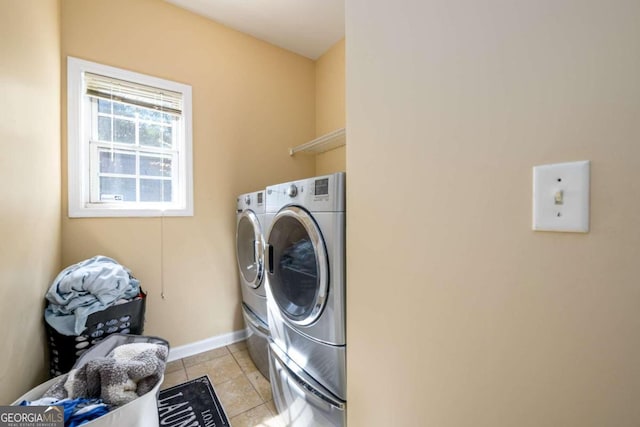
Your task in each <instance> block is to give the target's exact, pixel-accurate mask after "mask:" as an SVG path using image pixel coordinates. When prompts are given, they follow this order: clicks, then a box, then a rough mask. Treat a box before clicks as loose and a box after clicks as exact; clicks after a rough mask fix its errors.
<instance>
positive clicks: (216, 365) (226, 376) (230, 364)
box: [186, 354, 243, 385]
mask: <svg viewBox="0 0 640 427" xmlns="http://www.w3.org/2000/svg"><path fill="white" fill-rule="evenodd" d="M186 369H187V376H188V377H189V379H194V378H198V377H201V376H203V375H208V376H209V380H211V383H212V384H214V385H215V384H220V383H223V382H225V381H229V380H230V379H233V378H236V377H239V376H243V375H242V370H241V369H240V366H239V365H238V363H237V362H236V360H235V359H234V358H233V356H231V355H230V354H228V355H226V356H221V357H216V358H215V359H211V360H207V361H205V362H202V363H200V364H198V365H194V366H188V367H187V368H186Z"/></svg>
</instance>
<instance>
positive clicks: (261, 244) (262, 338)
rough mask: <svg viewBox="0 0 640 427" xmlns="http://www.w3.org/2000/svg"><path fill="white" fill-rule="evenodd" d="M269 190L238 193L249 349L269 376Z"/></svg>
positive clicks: (238, 256)
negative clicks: (267, 227)
mask: <svg viewBox="0 0 640 427" xmlns="http://www.w3.org/2000/svg"><path fill="white" fill-rule="evenodd" d="M265 206H266V200H265V192H264V190H263V191H257V192H254V193H247V194H242V195H240V196H238V198H237V205H236V212H237V221H236V259H237V262H238V269H239V271H240V288H241V291H242V315H243V317H244V320H245V323H246V324H247V327H248V331H249V335H248V337H247V349H248V350H249V355H250V356H251V359H252V360H253V362H254V363H255V365H256V367H257V368H258V370H259V371H260V372H261V373H262V375H264V377H265V378H267V379H268V378H269V335H270V331H269V323H268V316H267V297H266V289H265V288H266V277H265V250H264V249H265V239H264V232H265V231H266V226H267V224H266V222H265Z"/></svg>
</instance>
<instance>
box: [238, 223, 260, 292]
mask: <svg viewBox="0 0 640 427" xmlns="http://www.w3.org/2000/svg"><path fill="white" fill-rule="evenodd" d="M262 255H263V250H262V236H261V234H260V224H259V223H258V218H257V217H256V215H255V214H254V213H253V212H251V211H245V212H244V213H243V214H242V216H241V217H240V220H239V221H238V230H237V233H236V256H237V259H238V268H239V269H240V274H242V277H243V279H244V280H245V282H247V284H248V285H249V286H251V287H253V288H257V287H258V286H260V282H261V281H262V276H263V274H264V261H263V259H262Z"/></svg>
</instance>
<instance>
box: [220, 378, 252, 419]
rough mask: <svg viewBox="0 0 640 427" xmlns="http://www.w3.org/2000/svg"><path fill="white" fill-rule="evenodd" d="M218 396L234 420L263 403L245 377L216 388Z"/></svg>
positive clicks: (228, 414)
mask: <svg viewBox="0 0 640 427" xmlns="http://www.w3.org/2000/svg"><path fill="white" fill-rule="evenodd" d="M215 389H216V394H217V396H218V397H219V398H220V402H221V403H222V406H224V410H225V411H226V413H227V416H228V417H229V418H233V417H235V416H236V415H239V414H241V413H243V412H245V411H248V410H249V409H252V408H255V407H256V406H260V405H261V404H262V403H263V402H262V399H261V398H260V396H259V395H258V393H257V392H256V391H255V390H254V388H253V386H252V385H251V383H250V382H249V380H248V379H247V377H245V376H244V375H240V376H239V377H237V378H234V379H232V380H229V381H226V382H224V383H221V384H217V385H216V386H215Z"/></svg>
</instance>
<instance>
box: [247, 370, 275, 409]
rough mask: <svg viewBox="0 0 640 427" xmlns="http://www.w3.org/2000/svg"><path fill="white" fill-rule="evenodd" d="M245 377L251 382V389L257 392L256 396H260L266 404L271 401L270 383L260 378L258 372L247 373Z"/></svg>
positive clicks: (260, 375)
mask: <svg viewBox="0 0 640 427" xmlns="http://www.w3.org/2000/svg"><path fill="white" fill-rule="evenodd" d="M246 375H247V378H248V379H249V381H250V382H251V385H253V388H255V389H256V390H257V391H258V394H259V395H260V397H261V398H262V400H264V401H265V402H268V401H269V400H271V399H273V396H272V394H271V383H270V382H269V381H267V380H266V378H265V377H263V376H262V374H261V373H260V371H253V372H249V373H248V374H246Z"/></svg>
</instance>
